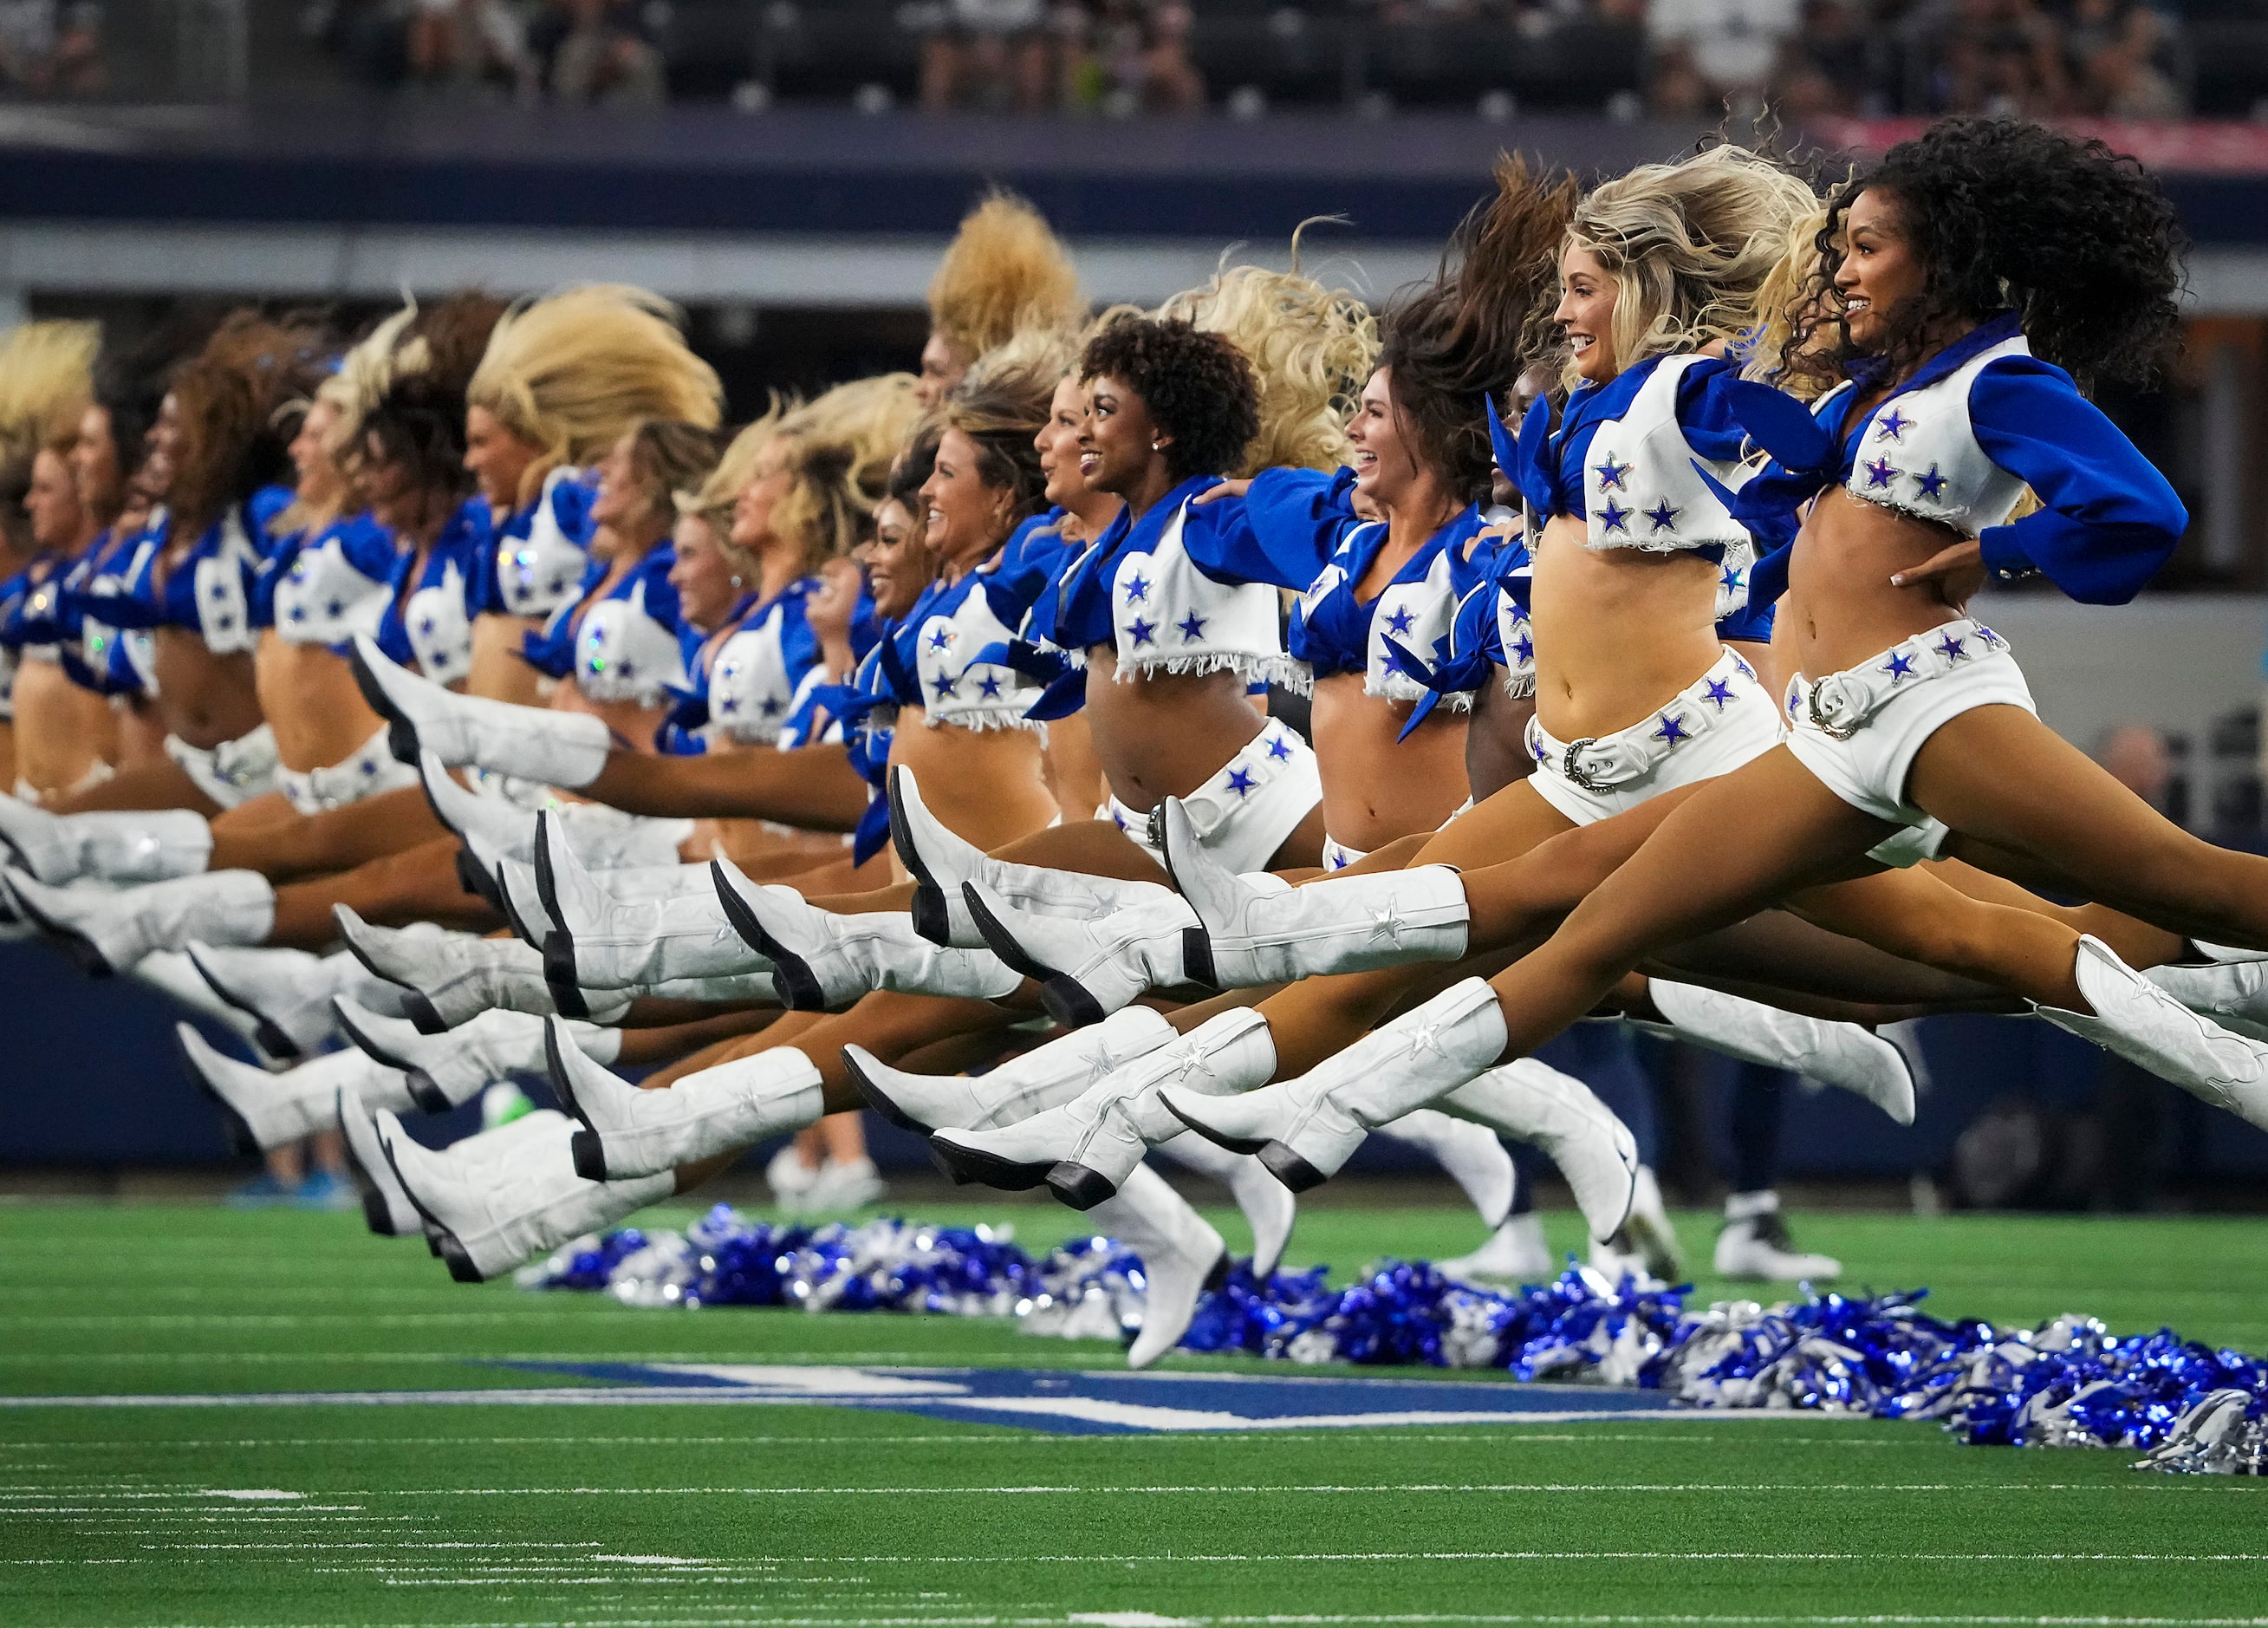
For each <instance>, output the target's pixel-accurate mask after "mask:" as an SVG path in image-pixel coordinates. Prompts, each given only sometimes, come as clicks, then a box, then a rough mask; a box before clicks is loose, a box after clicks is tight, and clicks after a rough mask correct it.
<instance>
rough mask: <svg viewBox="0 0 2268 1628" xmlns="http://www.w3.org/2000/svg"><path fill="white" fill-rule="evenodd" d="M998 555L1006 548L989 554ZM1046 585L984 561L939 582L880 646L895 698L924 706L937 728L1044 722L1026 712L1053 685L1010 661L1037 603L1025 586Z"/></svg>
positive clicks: (1027, 726)
mask: <svg viewBox="0 0 2268 1628" xmlns="http://www.w3.org/2000/svg"><path fill="white" fill-rule="evenodd" d="M998 563H999V556H994V559H993V560H992V561H990V562H988V564H998ZM1043 582H1044V578H1043V579H1042V583H1043ZM1037 586H1041V585H1035V584H1020V583H1019V582H1017V581H1015V580H1014V579H1013V578H1004V577H1003V575H1002V573H1001V572H999V571H993V570H987V569H986V568H985V567H984V566H979V567H977V568H976V570H975V571H968V572H966V573H964V574H963V575H962V576H961V578H960V579H959V580H958V581H956V582H945V581H942V580H940V581H937V582H932V583H931V584H930V585H929V586H928V587H926V588H924V589H923V590H922V595H921V597H920V598H919V599H918V600H915V601H914V606H913V608H912V609H911V610H909V611H908V612H907V613H906V615H905V619H904V620H903V621H902V622H899V623H898V624H897V625H896V626H895V628H894V629H893V630H890V631H889V632H888V633H886V634H885V635H883V637H882V642H881V644H880V645H879V646H878V648H879V650H880V652H882V666H881V671H882V674H883V676H884V678H885V680H886V681H887V684H888V688H889V692H890V695H891V696H892V698H893V699H894V700H895V702H896V703H897V704H898V705H900V706H902V707H909V706H917V707H920V708H921V709H922V711H923V719H924V722H925V723H927V724H928V725H929V726H931V727H932V728H935V727H936V726H939V725H940V724H956V725H958V726H961V728H963V729H976V730H985V729H1032V728H1036V727H1038V724H1037V722H1036V721H1035V720H1034V719H1031V718H1027V717H1026V716H1025V714H1026V713H1027V711H1030V710H1031V708H1032V707H1033V706H1034V705H1035V704H1036V703H1037V702H1038V701H1039V699H1040V697H1041V696H1042V693H1043V692H1044V691H1045V689H1046V685H1045V684H1044V683H1042V681H1040V680H1039V679H1037V678H1035V677H1034V676H1033V675H1031V674H1027V673H1024V672H1020V671H1019V670H1018V669H1017V668H1016V667H1013V666H1011V665H1010V663H1009V646H1010V645H1011V643H1012V642H1013V641H1014V640H1015V638H1016V637H1017V636H1018V635H1019V634H1020V632H1021V631H1022V630H1023V626H1024V622H1025V618H1026V616H1027V615H1028V614H1029V612H1030V610H1031V605H1030V603H1029V601H1028V600H1024V599H1023V598H1022V596H1021V594H1020V593H1018V592H1017V590H1018V589H1019V588H1020V587H1026V588H1033V589H1036V587H1037Z"/></svg>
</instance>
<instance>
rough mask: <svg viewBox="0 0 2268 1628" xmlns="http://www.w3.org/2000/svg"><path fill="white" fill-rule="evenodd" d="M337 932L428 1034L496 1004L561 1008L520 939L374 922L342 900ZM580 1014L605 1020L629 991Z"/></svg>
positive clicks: (335, 911) (624, 1008)
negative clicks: (399, 993) (396, 992)
mask: <svg viewBox="0 0 2268 1628" xmlns="http://www.w3.org/2000/svg"><path fill="white" fill-rule="evenodd" d="M331 916H332V918H333V919H334V920H335V921H336V922H337V923H338V926H339V937H340V938H341V939H344V940H345V941H346V947H347V948H348V949H349V950H350V951H351V952H352V953H353V954H354V957H355V959H356V960H357V961H360V962H361V963H362V964H363V965H364V966H365V967H366V968H368V969H370V971H371V973H372V976H376V977H379V978H383V979H385V980H386V981H387V982H388V983H393V984H395V985H397V986H398V987H399V988H400V989H401V991H402V996H401V1006H402V1011H403V1013H404V1014H405V1015H406V1016H407V1017H408V1018H409V1020H410V1021H411V1022H412V1023H415V1024H416V1026H417V1027H418V1028H420V1029H421V1030H423V1032H424V1033H426V1034H428V1035H438V1034H442V1033H444V1032H445V1031H446V1030H448V1029H452V1028H455V1027H456V1026H457V1025H458V1024H460V1023H462V1022H465V1021H466V1020H468V1019H471V1018H474V1017H477V1016H478V1015H479V1014H480V1013H483V1012H486V1011H488V1010H489V1009H490V1008H491V1007H494V1006H501V1007H503V1008H504V1010H505V1011H507V1012H532V1013H535V1014H536V1015H537V1016H538V1017H549V1016H550V1015H552V1014H553V1013H556V1012H557V1011H558V1009H559V1008H558V1003H557V1002H556V1001H555V1000H554V999H553V998H552V995H551V986H550V985H549V984H548V983H545V982H544V981H543V955H542V953H541V951H539V950H536V949H534V948H531V947H529V946H527V945H525V944H522V943H520V942H519V940H518V939H476V938H474V937H472V936H471V935H470V934H469V933H461V932H433V931H431V930H423V931H421V930H420V929H419V928H416V927H408V928H397V927H373V926H372V925H371V924H369V923H368V922H366V921H365V920H363V918H362V917H359V916H357V915H356V914H355V913H354V911H353V910H350V909H349V908H348V907H347V906H345V905H343V904H335V905H333V906H332V907H331ZM585 1005H587V1006H590V1007H591V1010H590V1011H589V1012H588V1013H579V1014H577V1015H581V1016H587V1017H590V1018H592V1019H593V1020H596V1021H598V1022H601V1023H610V1022H612V1021H614V1020H615V1019H617V1018H619V1017H621V1016H622V1013H625V1012H628V1011H629V1010H630V997H628V996H627V995H623V996H619V997H617V998H615V999H614V1000H612V1001H607V1002H604V1003H597V1002H585Z"/></svg>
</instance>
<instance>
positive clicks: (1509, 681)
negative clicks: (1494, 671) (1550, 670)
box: [1504, 668, 1535, 701]
mask: <svg viewBox="0 0 2268 1628" xmlns="http://www.w3.org/2000/svg"><path fill="white" fill-rule="evenodd" d="M1534 694H1535V674H1533V673H1514V672H1513V671H1511V670H1510V669H1509V668H1507V669H1506V672H1505V675H1504V695H1505V699H1506V700H1507V701H1525V700H1527V699H1528V696H1532V695H1534Z"/></svg>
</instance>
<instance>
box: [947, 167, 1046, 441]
mask: <svg viewBox="0 0 2268 1628" xmlns="http://www.w3.org/2000/svg"><path fill="white" fill-rule="evenodd" d="M1085 318H1086V307H1085V306H1084V305H1083V304H1082V303H1081V302H1080V300H1079V274H1078V273H1077V272H1076V271H1075V270H1073V269H1072V267H1071V257H1070V256H1069V255H1068V254H1065V253H1064V247H1063V244H1062V243H1061V242H1060V241H1058V240H1057V238H1056V235H1055V233H1054V232H1051V231H1049V229H1048V223H1047V222H1046V221H1045V220H1044V219H1042V217H1041V215H1040V212H1039V211H1038V210H1035V209H1034V208H1033V207H1032V206H1031V205H1030V204H1029V203H1026V202H1024V200H1023V199H1021V198H1020V197H1018V196H1016V195H1015V194H1013V193H1012V192H1006V191H1001V190H997V189H996V190H995V191H993V192H992V193H990V195H987V196H986V198H985V199H984V201H983V203H979V204H978V205H977V206H976V208H975V209H974V210H970V211H969V213H968V217H966V218H965V219H963V220H962V221H961V229H960V231H959V232H956V233H954V239H953V242H952V244H951V246H950V247H947V248H946V252H945V258H944V259H943V260H941V261H939V262H938V268H937V270H936V272H935V274H934V275H932V276H931V278H930V284H929V324H930V326H929V338H928V339H927V340H926V341H925V342H924V343H923V345H922V352H921V374H920V377H919V378H918V379H917V380H916V381H915V385H914V393H915V396H916V399H917V401H919V402H920V403H921V405H922V406H923V407H924V408H931V407H935V406H937V405H938V403H939V402H940V401H944V400H945V398H946V396H948V395H950V394H952V393H953V391H954V388H955V387H958V386H959V385H960V383H961V380H962V379H965V378H966V377H968V370H969V369H970V368H971V367H973V366H975V365H976V359H977V357H981V356H984V355H986V354H987V353H989V352H990V351H992V350H996V349H998V347H999V346H1002V345H1005V344H1006V343H1008V342H1009V341H1010V340H1011V339H1013V338H1014V337H1015V336H1016V335H1018V334H1022V333H1030V332H1035V331H1037V332H1042V333H1067V332H1070V331H1072V330H1075V329H1076V328H1078V327H1079V324H1080V322H1081V321H1083V320H1085Z"/></svg>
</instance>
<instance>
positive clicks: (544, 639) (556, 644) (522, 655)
mask: <svg viewBox="0 0 2268 1628" xmlns="http://www.w3.org/2000/svg"><path fill="white" fill-rule="evenodd" d="M581 608H582V601H581V600H576V601H575V602H574V603H573V604H570V605H563V606H561V607H560V608H558V609H557V610H556V611H554V612H552V613H551V620H550V621H549V622H545V623H544V624H543V625H542V626H541V627H540V628H530V629H528V630H527V632H525V633H523V634H521V635H520V636H519V659H521V660H522V661H525V662H526V663H527V665H528V666H530V667H534V669H535V670H536V671H537V672H538V673H541V674H543V675H544V676H545V677H547V678H569V677H571V676H573V674H574V672H575V630H576V622H575V613H576V612H577V611H578V610H579V609H581Z"/></svg>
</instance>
